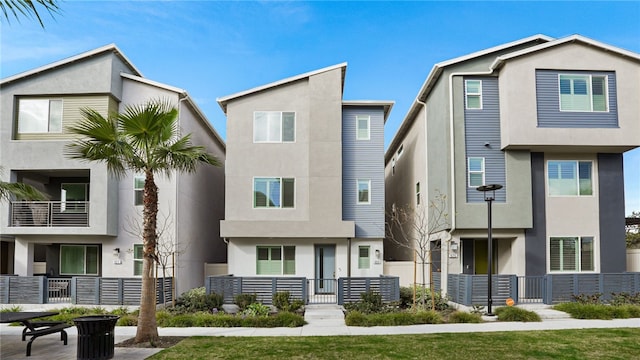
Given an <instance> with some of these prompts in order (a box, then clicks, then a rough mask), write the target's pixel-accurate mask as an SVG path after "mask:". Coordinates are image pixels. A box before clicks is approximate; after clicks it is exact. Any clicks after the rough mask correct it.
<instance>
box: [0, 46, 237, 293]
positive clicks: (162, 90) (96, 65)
mask: <svg viewBox="0 0 640 360" xmlns="http://www.w3.org/2000/svg"><path fill="white" fill-rule="evenodd" d="M0 91H1V100H0V101H1V103H0V104H1V107H2V113H1V114H0V164H2V166H3V167H4V174H3V180H5V181H11V182H24V183H28V184H31V185H33V186H35V187H37V188H38V189H40V190H41V191H43V192H44V193H46V194H48V196H49V197H50V201H38V202H21V201H11V202H9V203H6V202H5V203H1V204H0V234H2V243H1V244H2V248H1V249H2V251H1V254H2V255H1V258H0V263H1V264H2V266H1V270H2V273H3V274H17V275H47V276H51V277H71V276H101V277H135V276H138V275H140V273H141V271H142V237H141V232H140V229H141V224H142V215H141V214H142V188H143V184H144V177H143V176H142V175H143V174H133V173H130V174H127V175H126V176H125V177H123V178H120V179H118V178H114V177H113V176H112V175H111V174H109V172H108V171H107V168H106V165H104V164H98V163H90V162H82V161H78V160H71V159H69V158H67V157H66V156H65V146H66V145H67V144H68V143H69V142H70V141H71V140H73V135H71V134H69V133H68V132H67V130H66V128H67V126H69V125H71V124H73V123H74V122H76V121H78V120H79V119H80V118H81V112H80V109H82V108H92V109H95V110H97V111H98V112H100V113H101V114H102V115H103V116H107V115H108V114H109V113H112V112H118V111H120V110H123V109H124V107H125V106H127V105H134V104H136V105H137V104H143V103H146V102H147V101H149V100H152V99H164V100H167V101H170V102H171V103H173V104H175V106H176V107H177V109H178V110H179V115H178V116H179V124H180V128H181V131H182V132H183V133H184V134H186V133H191V134H192V142H193V143H194V144H197V145H202V146H205V147H206V148H207V150H208V151H209V152H210V153H212V154H214V155H215V156H216V157H217V158H218V159H220V160H221V161H222V162H224V158H225V144H224V141H223V140H222V139H221V138H220V136H219V135H218V134H217V132H216V131H215V130H214V129H213V128H212V126H211V125H210V124H209V122H208V120H207V118H206V117H205V116H204V114H203V113H202V112H201V111H200V109H199V108H198V106H197V105H196V103H195V102H194V101H193V99H192V98H191V97H190V96H189V94H188V93H187V92H186V91H184V90H182V89H179V88H175V87H172V86H168V85H165V84H161V83H158V82H155V81H152V80H149V79H147V78H145V77H144V76H143V75H142V73H141V72H140V71H139V70H138V69H137V68H136V67H135V66H134V65H133V64H132V63H131V62H130V61H129V59H127V57H126V56H125V55H124V54H123V53H122V51H120V49H118V48H117V47H116V46H115V45H108V46H104V47H101V48H98V49H95V50H91V51H88V52H85V53H83V54H80V55H77V56H74V57H71V58H68V59H64V60H61V61H58V62H55V63H52V64H49V65H46V66H43V67H40V68H37V69H33V70H30V71H27V72H24V73H21V74H17V75H15V76H11V77H8V78H5V79H3V80H2V81H1V82H0ZM156 182H157V184H158V187H159V210H160V214H159V216H158V227H159V228H161V229H162V235H161V237H160V239H159V243H160V244H159V247H160V248H161V249H162V251H163V252H164V253H165V254H166V255H167V265H168V268H169V273H168V274H167V275H168V276H172V275H173V276H175V279H176V281H175V283H176V287H177V293H178V294H180V293H181V292H183V291H186V290H188V289H191V288H193V287H198V286H202V283H203V281H204V279H203V271H202V268H203V263H204V262H225V261H226V249H225V246H224V243H223V242H222V240H221V239H220V237H219V222H218V221H212V220H218V219H222V217H223V210H224V190H223V189H224V168H223V167H220V168H215V167H200V168H199V169H198V171H197V172H196V173H195V174H188V175H187V174H178V173H176V174H172V176H171V177H170V178H164V177H162V176H158V177H157V178H156ZM160 276H163V274H160Z"/></svg>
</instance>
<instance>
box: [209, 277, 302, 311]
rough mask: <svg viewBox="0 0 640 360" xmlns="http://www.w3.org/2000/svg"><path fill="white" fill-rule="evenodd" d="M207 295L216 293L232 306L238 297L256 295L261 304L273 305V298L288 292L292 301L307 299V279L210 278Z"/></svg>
mask: <svg viewBox="0 0 640 360" xmlns="http://www.w3.org/2000/svg"><path fill="white" fill-rule="evenodd" d="M205 289H206V292H207V294H211V293H216V294H220V295H222V296H223V297H224V302H225V303H226V304H231V303H233V302H234V299H235V297H236V296H237V295H240V294H256V295H257V299H258V301H259V302H261V303H263V304H269V305H270V304H273V296H274V295H275V294H276V293H278V292H284V291H288V292H289V295H290V299H291V300H295V299H299V300H305V299H306V298H307V279H306V278H303V277H240V276H237V277H236V276H233V275H221V276H208V277H207V278H206V279H205Z"/></svg>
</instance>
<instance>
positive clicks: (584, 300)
mask: <svg viewBox="0 0 640 360" xmlns="http://www.w3.org/2000/svg"><path fill="white" fill-rule="evenodd" d="M601 297H602V293H595V294H578V295H571V299H572V300H573V301H575V302H577V303H580V304H602V300H601V299H600V298H601Z"/></svg>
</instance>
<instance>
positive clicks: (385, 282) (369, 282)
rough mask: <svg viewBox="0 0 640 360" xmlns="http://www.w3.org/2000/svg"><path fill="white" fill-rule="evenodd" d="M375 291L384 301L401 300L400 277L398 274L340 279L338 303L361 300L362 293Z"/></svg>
mask: <svg viewBox="0 0 640 360" xmlns="http://www.w3.org/2000/svg"><path fill="white" fill-rule="evenodd" d="M369 291H373V292H376V293H379V294H380V295H381V296H382V301H383V302H393V301H399V300H400V278H399V277H396V276H380V277H359V278H353V277H352V278H340V279H338V304H340V305H342V304H345V303H350V302H357V301H360V300H361V294H363V293H367V292H369Z"/></svg>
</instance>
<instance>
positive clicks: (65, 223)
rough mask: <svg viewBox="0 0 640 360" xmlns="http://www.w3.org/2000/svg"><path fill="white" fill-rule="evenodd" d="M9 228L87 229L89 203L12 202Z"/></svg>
mask: <svg viewBox="0 0 640 360" xmlns="http://www.w3.org/2000/svg"><path fill="white" fill-rule="evenodd" d="M9 213H10V219H11V223H10V226H13V227H89V201H12V202H11V204H10V209H9Z"/></svg>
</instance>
